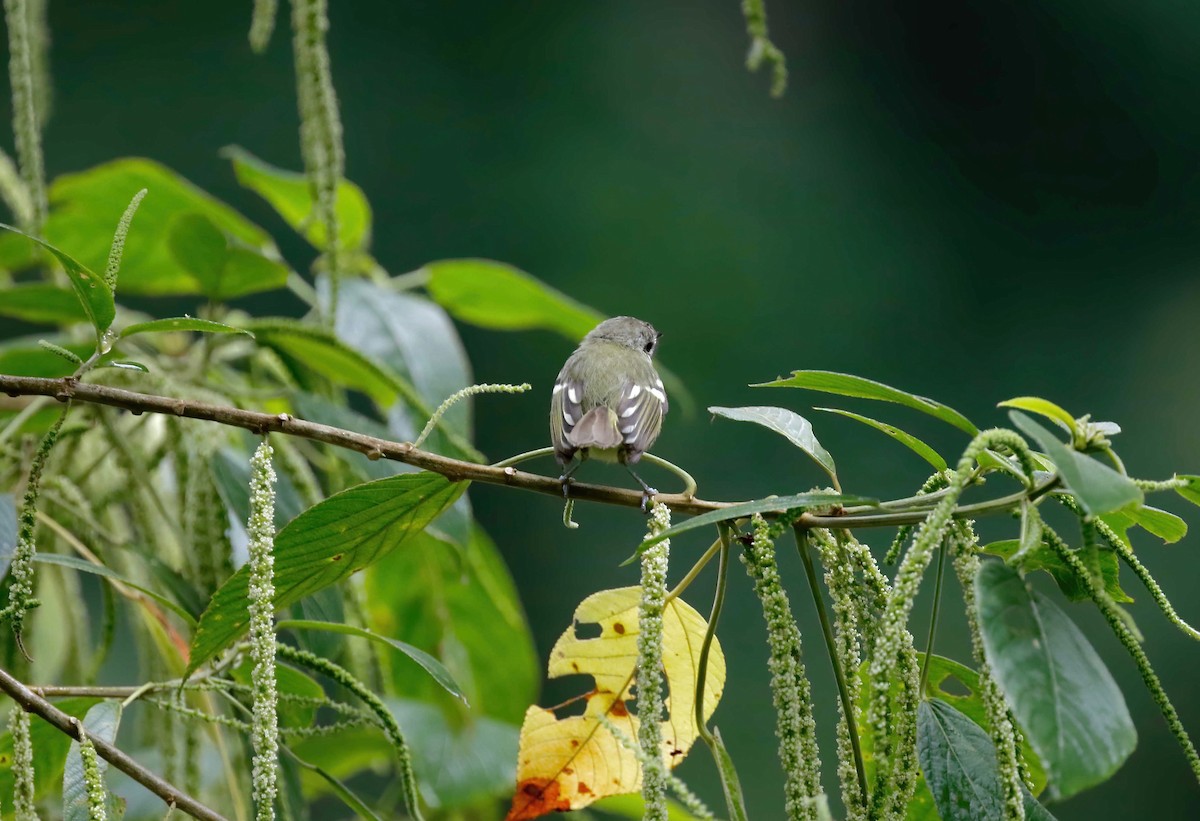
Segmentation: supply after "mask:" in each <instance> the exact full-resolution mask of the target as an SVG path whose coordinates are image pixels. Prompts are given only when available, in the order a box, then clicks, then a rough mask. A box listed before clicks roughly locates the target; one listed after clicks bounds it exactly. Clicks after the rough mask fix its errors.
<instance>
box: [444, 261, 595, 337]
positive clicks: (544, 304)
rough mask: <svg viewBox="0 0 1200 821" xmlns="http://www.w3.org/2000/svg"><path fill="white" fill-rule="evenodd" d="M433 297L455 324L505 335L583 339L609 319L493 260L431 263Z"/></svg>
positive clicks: (518, 270)
mask: <svg viewBox="0 0 1200 821" xmlns="http://www.w3.org/2000/svg"><path fill="white" fill-rule="evenodd" d="M424 270H425V271H426V272H428V274H429V284H428V288H429V294H430V296H432V297H433V298H434V300H436V301H437V303H438V304H439V305H441V306H442V307H443V308H445V309H446V310H447V311H449V312H450V313H451V314H453V315H454V317H455V318H456V319H460V320H462V321H463V322H469V323H471V324H472V325H478V326H480V327H481V328H492V329H494V330H501V331H517V330H531V329H534V328H544V329H546V330H549V331H557V332H558V333H560V334H562V335H563V336H566V337H568V338H569V339H582V338H583V336H584V334H586V333H587V332H588V331H590V330H591V329H592V328H594V327H596V325H598V324H599V323H600V322H601V321H602V320H603V319H604V316H603V315H602V314H601V313H600V312H599V311H597V310H595V309H593V308H589V307H587V306H586V305H581V304H579V303H578V302H576V301H575V300H573V299H571V298H570V297H568V296H566V295H565V294H563V293H560V292H559V291H556V290H554V289H553V288H551V287H550V286H549V285H546V284H545V283H544V282H541V281H540V280H538V279H535V278H534V277H532V276H530V275H529V274H527V273H525V272H524V271H522V270H520V269H518V268H514V267H513V266H511V265H505V264H504V263H503V262H494V261H493V260H490V259H444V260H441V261H439V262H431V263H429V264H428V265H426V266H425V268H424Z"/></svg>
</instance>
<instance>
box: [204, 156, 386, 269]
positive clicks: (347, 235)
mask: <svg viewBox="0 0 1200 821" xmlns="http://www.w3.org/2000/svg"><path fill="white" fill-rule="evenodd" d="M221 156H223V157H226V158H228V159H229V161H230V162H232V163H233V173H234V174H235V175H236V176H237V181H238V182H239V183H240V184H241V185H242V187H243V188H249V189H250V190H251V191H253V192H254V193H256V194H258V195H259V196H260V197H262V198H263V199H264V200H266V201H267V202H268V203H269V204H270V206H271V207H272V208H274V209H275V211H276V212H277V213H278V214H279V216H281V217H283V219H284V221H285V222H286V223H287V224H288V225H289V226H291V228H292V230H294V231H295V232H296V233H298V234H300V235H301V236H303V237H304V238H305V239H306V240H308V241H309V243H311V244H312V246H313V247H314V248H316V249H317V250H318V251H324V250H327V249H328V247H329V240H328V238H327V237H326V236H325V226H324V224H322V223H321V222H320V221H319V220H318V219H316V215H315V213H314V203H313V198H312V185H311V184H310V183H309V180H308V177H306V176H305V175H304V174H300V173H297V172H295V171H285V170H284V169H282V168H276V167H275V166H273V165H270V164H268V163H265V162H263V161H262V160H260V159H259V158H258V157H255V156H254V155H253V154H251V153H250V152H249V151H246V150H245V149H244V148H240V147H238V146H229V147H228V148H225V149H224V150H222V151H221ZM335 211H336V213H337V221H338V240H339V241H340V245H341V247H342V248H343V249H348V250H356V249H361V248H365V247H366V245H367V243H368V242H369V241H370V239H371V206H370V204H368V202H367V198H366V195H364V194H363V192H362V189H361V188H359V187H358V186H357V185H355V184H354V183H352V182H350V181H349V180H342V181H341V183H340V184H339V185H338V192H337V205H336V206H335Z"/></svg>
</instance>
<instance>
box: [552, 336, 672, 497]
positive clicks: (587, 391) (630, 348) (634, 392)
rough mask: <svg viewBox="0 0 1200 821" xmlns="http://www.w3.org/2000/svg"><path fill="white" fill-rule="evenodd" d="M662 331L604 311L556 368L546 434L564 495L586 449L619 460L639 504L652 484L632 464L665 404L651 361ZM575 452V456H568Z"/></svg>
mask: <svg viewBox="0 0 1200 821" xmlns="http://www.w3.org/2000/svg"><path fill="white" fill-rule="evenodd" d="M661 336H662V334H660V333H659V332H658V331H656V330H654V326H652V325H651V324H650V323H648V322H643V321H642V320H640V319H634V318H633V317H631V316H618V317H613V318H612V319H606V320H604V321H603V322H601V323H600V324H599V325H597V326H596V327H595V328H593V329H592V331H591V332H590V333H589V334H588V335H587V336H585V337H584V338H583V341H582V342H580V343H579V347H578V348H576V349H575V353H573V354H571V356H570V358H568V359H567V362H566V364H565V365H563V367H562V370H561V371H559V374H558V379H556V380H555V381H554V392H553V394H552V396H551V398H550V440H551V442H552V443H553V444H554V455H555V457H556V458H557V459H558V461H559V464H561V465H563V467H564V471H563V475H562V477H561V481H562V483H563V495H564V496H565V495H568V489H569V487H570V481H571V474H572V473H574V472H575V470H576V469H578V467H579V465H581V464H583V461H584V460H585V459H587V458H588V457H595V458H598V459H602V460H604V461H609V462H612V461H615V462H620V463H621V464H623V465H624V466H625V468H626V470H628V471H629V473H630V475H631V476H633V478H634V479H636V480H637V483H638V484H639V485H641V487H642V491H643V494H644V496H643V499H642V506H643V508H644V507H645V506H646V504H647V503H648V502H649V497H650V496H652V495H654V494H655V493H656V492H657V491H655V490H654V488H652V487H650V486H649V485H647V484H646V483H645V482H644V481H642V478H641V477H640V476H638V475H637V474H636V473H634V471H633V468H632V465H634V464H637V461H638V460H639V459H641V458H642V454H643V453H645V452H646V451H647V450H649V449H650V446H651V445H652V444H654V440H655V439H657V438H658V434H659V431H661V430H662V421H663V416H664V415H665V414H666V412H667V406H668V403H667V392H666V391H665V390H664V389H663V383H662V379H660V378H659V376H658V372H657V371H655V370H654V364H653V363H652V362H651V361H650V358H651V357H652V356H653V355H654V351H655V350H656V349H657V348H658V340H659V337H661ZM576 453H578V454H579V461H578V462H576V463H574V464H571V461H572V460H573V459H574V458H575V454H576Z"/></svg>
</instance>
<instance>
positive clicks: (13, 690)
mask: <svg viewBox="0 0 1200 821" xmlns="http://www.w3.org/2000/svg"><path fill="white" fill-rule="evenodd" d="M0 690H3V691H4V692H5V693H7V694H8V695H9V696H10V697H11V698H12V699H13V701H15V702H17V704H19V705H21V708H22V709H24V710H25V711H26V712H28V713H33V714H34V715H36V716H38V717H40V718H42V719H44V720H45V721H46V722H47V723H49V724H50V725H51V726H53V727H54V728H56V729H58V730H60V731H61V732H63V733H66V734H67V735H69V736H70V737H71V738H73V739H75V740H76V741H78V740H79V736H80V734H81V733H86V734H87V736H88V738H89V739H91V742H92V746H94V747H95V748H96V752H97V754H99V756H100V757H101V758H103V759H104V760H105V761H107V762H108V763H109V764H112V765H113V766H114V767H116V768H117V769H118V770H120V771H121V772H123V773H125V774H126V775H128V776H129V777H130V778H132V779H133V780H134V781H136V782H138V783H139V784H141V785H142V786H143V787H145V788H146V789H148V790H149V791H150V792H152V793H154V794H155V795H157V796H158V797H159V798H161V799H162V800H163V801H165V802H166V803H167V805H168V806H171V807H175V808H176V809H178V810H181V811H182V812H186V813H187V814H188V815H190V816H192V817H193V818H199V819H201V821H227V819H226V818H225V816H223V815H221V814H220V813H218V812H216V811H214V810H211V809H209V808H208V807H206V806H205V805H203V804H201V803H200V802H199V801H197V800H196V799H195V798H192V797H191V796H190V795H188V794H187V793H185V792H183V791H182V790H180V789H179V788H177V787H175V786H174V785H173V784H171V783H170V782H168V781H165V780H164V779H162V778H159V777H158V776H157V775H155V774H154V773H152V772H150V771H149V770H147V769H146V768H145V767H143V766H142V765H141V764H139V763H137V762H136V761H134V760H133V759H132V758H130V757H129V756H128V755H126V754H125V753H124V752H122V751H121V750H119V749H118V748H116V747H114V746H113V745H112V744H110V743H108V742H107V741H105V740H104V739H103V738H100V737H99V736H97V735H94V734H92V733H88V732H87V731H86V730H84V729H83V728H82V725H81V724H80V723H79V721H78V719H76V718H75V717H74V716H70V715H67V714H66V713H64V712H63V711H62V710H60V709H58V708H57V707H55V706H54V705H53V704H51V703H50V702H48V701H46V700H45V699H44V698H42V697H41V696H39V695H38V694H36V693H34V692H33V691H32V690H30V689H29V688H28V687H26V686H25V685H24V684H22V683H21V682H19V681H17V680H16V679H15V678H13V677H12V676H11V675H9V673H8V671H7V670H4V669H0Z"/></svg>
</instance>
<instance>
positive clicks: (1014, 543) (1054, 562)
mask: <svg viewBox="0 0 1200 821" xmlns="http://www.w3.org/2000/svg"><path fill="white" fill-rule="evenodd" d="M1019 549H1020V541H1019V540H1017V539H1004V540H1002V541H998V542H992V543H990V544H987V545H984V547H983V551H984V552H985V553H990V554H992V555H993V556H999V557H1000V558H1002V559H1004V560H1005V561H1008V560H1009V559H1011V558H1012V557H1013V556H1015V555H1016V553H1017V551H1018V550H1019ZM1096 560H1097V562H1098V563H1099V569H1100V574H1101V576H1103V578H1104V589H1105V591H1106V592H1107V593H1108V595H1109V596H1111V597H1112V599H1113V601H1117V602H1131V601H1133V599H1132V598H1130V596H1129V594H1128V593H1126V592H1125V591H1124V590H1122V589H1121V563H1120V562H1119V561H1118V560H1117V554H1116V553H1114V552H1113V551H1111V550H1097V551H1096ZM1020 569H1021V570H1022V571H1026V572H1028V571H1030V570H1044V571H1046V572H1047V573H1049V574H1050V575H1051V576H1052V577H1053V578H1054V582H1055V584H1057V585H1058V589H1059V590H1061V591H1062V592H1063V595H1065V596H1066V597H1067V598H1068V599H1070V600H1071V601H1083V600H1084V599H1087V598H1090V594H1089V593H1088V589H1087V586H1086V585H1085V584H1084V583H1083V582H1082V581H1081V580H1080V578H1079V577H1078V576H1076V575H1075V571H1073V570H1072V569H1071V568H1070V567H1069V566H1068V565H1067V563H1066V562H1064V561H1063V560H1062V558H1061V557H1060V556H1059V555H1058V552H1057V551H1056V550H1054V548H1052V547H1048V546H1047V545H1045V544H1042V545H1040V546H1038V547H1035V548H1033V549H1032V550H1029V551H1026V553H1025V557H1024V560H1023V561H1022V562H1021V566H1020Z"/></svg>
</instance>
